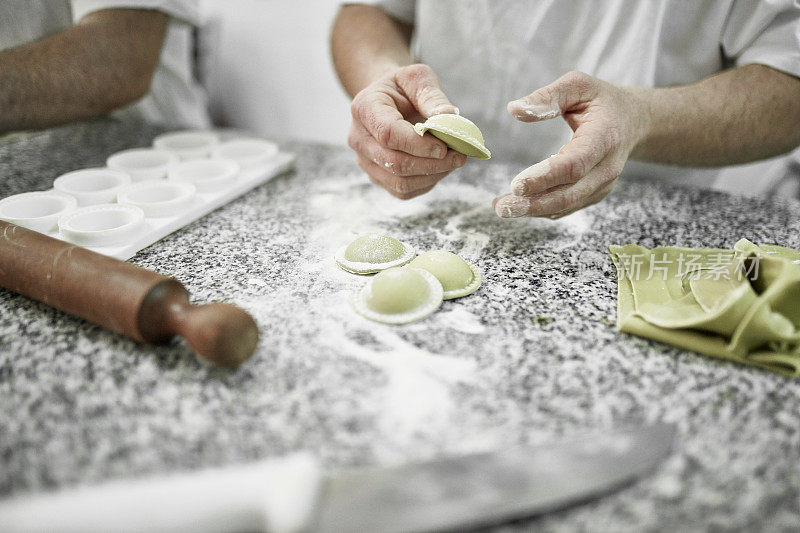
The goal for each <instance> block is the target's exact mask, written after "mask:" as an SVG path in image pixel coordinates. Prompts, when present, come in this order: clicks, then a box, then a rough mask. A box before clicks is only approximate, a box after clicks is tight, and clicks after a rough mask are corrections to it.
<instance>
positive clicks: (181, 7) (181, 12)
mask: <svg viewBox="0 0 800 533" xmlns="http://www.w3.org/2000/svg"><path fill="white" fill-rule="evenodd" d="M102 9H154V10H157V11H161V12H162V13H165V14H167V15H169V16H170V17H172V18H174V19H178V20H181V21H183V22H187V23H189V24H191V25H193V26H201V25H202V23H203V17H202V16H201V11H200V2H199V0H72V18H73V20H75V21H76V22H77V21H78V20H80V19H81V18H83V17H84V16H86V15H87V14H89V13H91V12H93V11H100V10H102Z"/></svg>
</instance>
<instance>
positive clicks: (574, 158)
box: [494, 72, 649, 218]
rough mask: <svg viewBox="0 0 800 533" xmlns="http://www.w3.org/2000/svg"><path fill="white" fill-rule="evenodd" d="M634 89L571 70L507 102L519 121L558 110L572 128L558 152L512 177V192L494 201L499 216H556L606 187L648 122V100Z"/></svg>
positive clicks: (551, 115) (545, 116) (555, 114)
mask: <svg viewBox="0 0 800 533" xmlns="http://www.w3.org/2000/svg"><path fill="white" fill-rule="evenodd" d="M635 91H636V90H635V89H634V88H623V87H618V86H616V85H612V84H610V83H607V82H604V81H602V80H599V79H597V78H594V77H592V76H589V75H588V74H584V73H582V72H570V73H568V74H565V75H564V76H562V77H561V78H559V79H557V80H556V81H555V82H553V83H552V84H550V85H548V86H546V87H543V88H541V89H539V90H537V91H535V92H533V93H531V94H530V95H528V96H526V97H524V98H521V99H519V100H514V101H512V102H509V104H508V112H509V113H511V115H513V116H514V117H515V118H516V119H518V120H520V121H522V122H538V121H541V120H549V119H552V118H556V117H558V116H562V117H563V118H564V120H565V121H566V122H567V124H569V126H570V127H571V128H572V130H573V132H574V133H573V135H572V139H571V140H570V141H569V142H568V143H567V144H565V145H564V146H563V147H562V148H561V150H559V152H558V154H555V155H552V156H550V157H549V158H547V159H545V160H544V161H541V162H539V163H536V164H535V165H533V166H531V167H528V168H526V169H525V170H523V171H522V172H520V173H519V174H518V175H517V176H516V177H515V178H514V179H513V180H512V181H511V193H512V194H506V195H504V196H500V197H498V198H496V199H495V201H494V209H495V212H496V213H497V214H498V216H500V217H503V218H516V217H524V216H531V217H548V218H560V217H563V216H566V215H569V214H570V213H573V212H575V211H577V210H579V209H582V208H584V207H587V206H589V205H592V204H595V203H597V202H599V201H600V200H602V199H603V198H604V197H605V196H606V195H607V194H608V193H610V192H611V189H613V187H614V184H615V183H616V180H617V178H618V177H619V175H620V173H621V172H622V168H623V167H624V166H625V162H626V161H627V160H628V156H629V155H630V153H631V151H632V150H633V149H634V147H635V146H636V144H637V143H638V142H639V140H640V139H641V138H642V136H643V135H644V133H645V132H646V128H647V120H648V117H649V115H648V112H647V109H646V105H645V104H644V103H643V100H642V99H640V98H638V97H637V96H636V92H635Z"/></svg>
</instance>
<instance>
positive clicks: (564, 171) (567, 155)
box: [511, 125, 614, 196]
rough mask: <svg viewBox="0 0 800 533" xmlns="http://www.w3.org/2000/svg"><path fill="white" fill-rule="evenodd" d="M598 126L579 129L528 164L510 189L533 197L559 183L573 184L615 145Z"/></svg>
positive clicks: (515, 192) (518, 193) (517, 193)
mask: <svg viewBox="0 0 800 533" xmlns="http://www.w3.org/2000/svg"><path fill="white" fill-rule="evenodd" d="M599 130H600V128H598V127H593V126H591V125H587V126H586V127H584V128H578V130H577V131H576V132H575V135H574V136H573V137H572V140H571V141H570V142H568V143H567V144H566V145H564V147H563V148H562V149H561V150H560V151H559V152H558V154H556V155H553V156H550V157H548V158H547V159H545V160H544V161H540V162H539V163H536V164H535V165H533V166H530V167H528V168H526V169H525V170H523V171H522V172H520V173H519V174H517V175H516V176H515V177H514V179H513V180H511V192H512V193H514V194H516V195H517V196H534V195H536V194H539V193H541V192H544V191H547V190H549V189H552V188H553V187H557V186H559V185H565V184H570V183H576V182H577V181H578V180H580V179H581V178H583V177H584V176H585V175H586V174H588V173H589V172H590V171H591V170H592V169H593V168H594V167H595V166H596V165H597V164H598V163H599V162H600V161H602V160H603V159H604V158H605V157H606V156H607V155H608V153H609V152H610V151H611V150H612V149H613V148H614V147H613V146H612V145H611V141H610V140H609V138H608V137H607V136H605V135H603V134H602V133H599V134H598V131H599Z"/></svg>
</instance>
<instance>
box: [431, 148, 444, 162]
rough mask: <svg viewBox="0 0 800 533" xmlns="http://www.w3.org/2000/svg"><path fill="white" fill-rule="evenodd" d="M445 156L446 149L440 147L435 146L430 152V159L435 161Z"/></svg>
mask: <svg viewBox="0 0 800 533" xmlns="http://www.w3.org/2000/svg"><path fill="white" fill-rule="evenodd" d="M445 155H447V148H443V147H441V146H436V147H434V148H433V149H432V150H431V157H433V158H435V159H441V158H443V157H444V156H445Z"/></svg>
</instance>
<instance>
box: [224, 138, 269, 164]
mask: <svg viewBox="0 0 800 533" xmlns="http://www.w3.org/2000/svg"><path fill="white" fill-rule="evenodd" d="M277 153H278V145H277V144H275V143H272V142H269V141H265V140H263V139H233V140H231V141H226V142H223V143H221V144H220V145H219V146H217V147H216V148H214V150H213V151H212V152H211V157H213V158H214V159H233V160H234V161H236V162H237V163H239V165H241V167H242V168H243V169H248V168H253V167H257V166H259V165H263V164H264V163H266V162H268V161H269V160H270V159H272V158H273V157H275V155H276V154H277Z"/></svg>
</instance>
